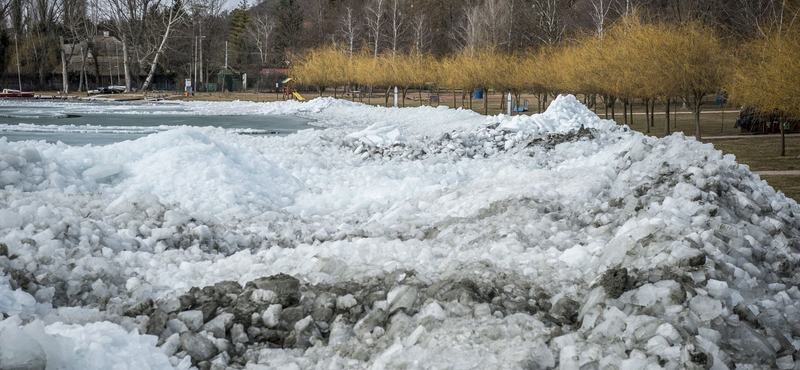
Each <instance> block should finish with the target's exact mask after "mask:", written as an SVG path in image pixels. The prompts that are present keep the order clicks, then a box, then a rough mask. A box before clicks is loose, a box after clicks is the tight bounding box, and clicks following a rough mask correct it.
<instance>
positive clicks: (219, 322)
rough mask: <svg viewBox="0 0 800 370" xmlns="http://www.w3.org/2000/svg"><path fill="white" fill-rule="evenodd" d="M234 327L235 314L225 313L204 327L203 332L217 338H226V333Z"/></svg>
mask: <svg viewBox="0 0 800 370" xmlns="http://www.w3.org/2000/svg"><path fill="white" fill-rule="evenodd" d="M232 326H233V314H232V313H223V314H220V315H219V316H217V317H215V318H214V319H212V320H211V321H209V322H207V323H206V324H205V325H203V330H205V331H207V332H209V333H211V334H213V335H214V336H215V337H217V338H225V333H227V332H228V330H229V329H230V328H231V327H232Z"/></svg>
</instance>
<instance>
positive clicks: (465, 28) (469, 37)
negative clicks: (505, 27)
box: [453, 5, 484, 49]
mask: <svg viewBox="0 0 800 370" xmlns="http://www.w3.org/2000/svg"><path fill="white" fill-rule="evenodd" d="M453 32H454V34H453V36H454V37H453V38H454V39H455V40H456V42H458V43H459V44H460V45H461V48H462V49H474V48H476V47H478V46H480V45H481V44H482V43H483V41H484V34H483V17H482V16H481V8H480V6H478V5H475V6H472V7H469V8H467V9H466V10H465V11H464V17H463V18H462V19H461V22H460V23H459V24H458V25H457V26H456V27H455V29H454V30H453Z"/></svg>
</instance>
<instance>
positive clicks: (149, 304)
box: [124, 298, 153, 317]
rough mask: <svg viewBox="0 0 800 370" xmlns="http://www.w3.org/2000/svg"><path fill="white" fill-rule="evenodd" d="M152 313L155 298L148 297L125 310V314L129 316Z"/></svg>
mask: <svg viewBox="0 0 800 370" xmlns="http://www.w3.org/2000/svg"><path fill="white" fill-rule="evenodd" d="M151 313H153V300H152V299H151V298H147V299H145V300H144V301H141V302H139V303H137V304H135V305H133V306H131V307H130V308H128V309H127V310H125V313H124V314H125V316H128V317H136V316H139V315H150V314H151Z"/></svg>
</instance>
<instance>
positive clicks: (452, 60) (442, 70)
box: [438, 55, 466, 108]
mask: <svg viewBox="0 0 800 370" xmlns="http://www.w3.org/2000/svg"><path fill="white" fill-rule="evenodd" d="M460 61H461V60H460V58H459V56H458V55H451V56H449V57H446V58H443V59H442V60H441V61H439V68H438V69H439V76H440V80H441V83H442V85H444V87H446V88H448V89H450V90H451V91H452V92H453V108H455V107H456V106H457V105H458V102H457V96H456V90H458V89H463V88H464V85H465V84H466V83H465V81H466V77H465V76H464V71H463V69H461V68H460V67H459V62H460ZM463 91H466V90H463ZM463 91H462V94H461V107H464V93H463Z"/></svg>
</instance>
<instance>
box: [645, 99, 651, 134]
mask: <svg viewBox="0 0 800 370" xmlns="http://www.w3.org/2000/svg"><path fill="white" fill-rule="evenodd" d="M644 118H645V124H644V125H645V126H647V128H646V129H645V131H646V132H647V133H648V134H649V133H650V101H649V100H645V101H644Z"/></svg>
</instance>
